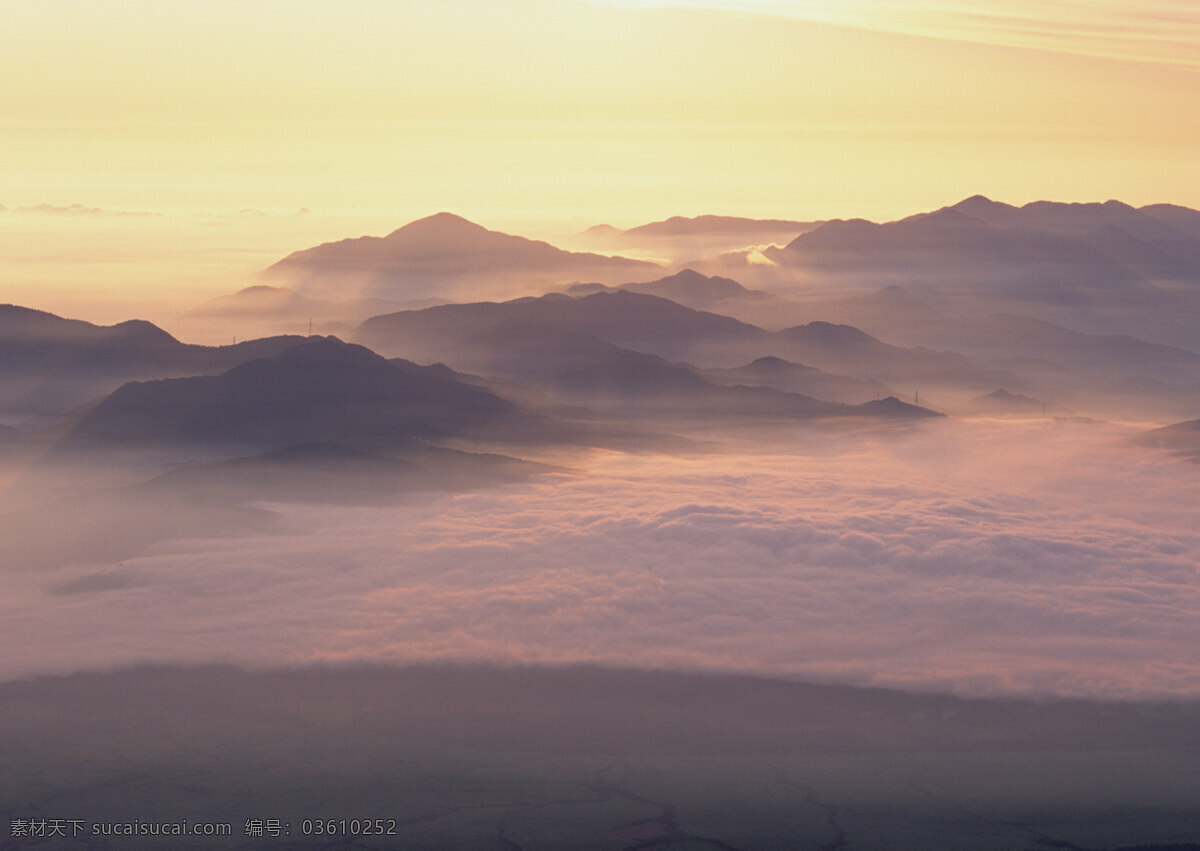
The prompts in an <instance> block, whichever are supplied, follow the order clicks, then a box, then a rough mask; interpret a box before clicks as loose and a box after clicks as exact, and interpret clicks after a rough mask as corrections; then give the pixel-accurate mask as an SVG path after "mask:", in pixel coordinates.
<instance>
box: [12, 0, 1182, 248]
mask: <svg viewBox="0 0 1200 851" xmlns="http://www.w3.org/2000/svg"><path fill="white" fill-rule="evenodd" d="M1195 8H1196V5H1195V4H1194V3H1193V2H1192V0H1186V2H1181V0H1159V2H1154V0H1150V2H1142V3H1139V4H1134V3H1132V2H1126V0H1092V2H1089V3H1078V2H1066V0H1043V2H1038V3H1032V2H1025V0H1009V2H995V0H993V1H992V2H987V3H983V2H980V0H916V2H904V1H903V0H894V2H888V0H842V2H835V0H823V2H822V0H747V1H746V2H736V0H678V2H666V0H661V1H660V2H650V0H620V2H617V0H345V1H344V2H338V3H333V2H317V0H256V2H253V3H246V2H244V0H237V2H232V0H204V2H190V0H172V2H161V0H40V2H37V3H25V2H5V3H3V14H4V18H5V33H6V38H5V50H4V51H3V52H2V53H0V75H3V78H4V80H5V81H6V82H5V86H4V87H3V89H2V90H0V125H2V130H0V204H4V205H7V206H8V207H9V208H13V207H19V206H27V205H35V204H41V203H50V204H60V205H65V204H71V203H82V204H85V205H89V206H97V207H102V208H113V209H121V210H150V211H159V212H168V213H171V212H189V213H190V212H198V211H236V210H239V209H242V208H258V209H262V210H266V211H268V212H276V213H282V212H293V211H295V210H296V209H298V208H300V207H308V208H311V209H313V210H314V211H316V212H318V213H326V214H353V215H367V216H379V217H381V218H386V219H388V220H390V221H393V222H394V224H395V225H396V226H398V225H400V224H402V223H403V222H405V221H408V220H409V219H411V218H415V217H418V216H422V215H427V214H429V213H432V212H436V211H438V210H451V211H454V212H457V213H460V214H462V215H466V216H468V217H469V218H473V219H476V220H479V221H481V222H483V223H485V224H487V225H489V226H491V227H498V228H507V229H509V230H517V231H524V232H530V231H531V230H537V229H538V228H541V229H542V230H543V231H545V229H546V228H550V227H554V226H560V227H561V228H562V229H563V230H564V231H569V230H570V229H571V228H575V227H576V226H578V227H584V226H587V225H590V224H595V223H598V222H600V221H610V222H612V223H613V224H616V225H621V226H632V225H635V224H640V223H642V222H645V221H649V220H652V219H656V218H662V217H665V216H669V215H674V214H682V215H696V214H700V213H722V214H731V215H748V216H763V217H766V216H772V217H774V216H787V217H795V218H825V217H830V216H849V215H862V216H866V217H871V218H889V217H896V216H901V215H905V214H908V213H911V212H915V211H918V210H922V209H929V208H932V207H937V206H941V205H943V204H948V203H953V202H955V201H957V200H959V199H961V198H962V197H965V196H967V195H971V194H974V193H977V192H979V193H984V194H987V195H989V196H991V197H994V198H997V199H999V200H1005V201H1010V202H1024V201H1028V200H1034V199H1037V198H1050V199H1055V200H1104V199H1107V198H1110V197H1116V198H1121V199H1123V200H1126V201H1129V202H1131V203H1135V204H1138V203H1149V202H1156V201H1172V202H1177V203H1183V204H1187V205H1190V206H1196V207H1200V158H1197V157H1196V156H1195V149H1196V142H1197V140H1198V139H1200V70H1198V68H1200V47H1197V45H1200V37H1198V33H1200V23H1198V21H1200V12H1197V11H1194V9H1195Z"/></svg>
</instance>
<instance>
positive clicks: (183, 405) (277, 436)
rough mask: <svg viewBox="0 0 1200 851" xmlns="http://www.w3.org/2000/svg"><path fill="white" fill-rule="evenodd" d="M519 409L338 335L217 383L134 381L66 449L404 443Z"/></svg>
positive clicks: (85, 421) (79, 427)
mask: <svg viewBox="0 0 1200 851" xmlns="http://www.w3.org/2000/svg"><path fill="white" fill-rule="evenodd" d="M512 411H513V406H512V405H511V404H510V403H508V402H505V401H504V400H502V399H499V398H498V397H496V396H494V395H493V394H491V393H489V392H487V391H486V390H483V389H481V388H478V387H474V386H472V385H468V384H464V383H462V382H459V381H457V380H455V379H454V378H452V377H449V376H448V375H447V374H446V371H445V370H444V369H442V368H438V367H421V366H418V365H416V364H411V363H395V362H389V361H387V360H384V358H382V357H380V356H379V355H377V354H375V353H374V352H372V351H370V350H368V349H365V348H363V347H362V346H356V345H353V344H349V343H343V342H341V341H340V340H338V339H336V338H333V337H326V338H319V339H312V340H309V341H307V342H305V343H304V344H302V345H299V346H295V347H293V348H290V349H288V350H286V351H283V352H281V353H279V354H277V355H274V356H272V357H267V358H259V359H256V360H252V361H248V362H246V363H242V364H239V365H238V366H236V367H234V368H232V369H230V370H228V371H226V372H223V373H221V374H219V375H211V376H196V377H191V378H173V379H162V380H156V381H146V382H130V383H128V384H124V385H122V386H121V387H120V388H119V389H117V390H116V391H114V392H113V393H112V394H110V395H109V396H107V397H106V398H105V399H104V400H102V401H101V402H100V403H99V404H98V405H96V406H95V407H94V408H92V409H91V410H90V411H88V412H87V413H86V414H85V415H84V416H83V417H82V419H80V421H79V422H78V423H77V424H76V425H75V427H74V428H73V429H72V430H71V431H70V432H69V433H68V435H67V437H66V439H65V440H64V444H65V445H68V446H78V445H109V446H112V445H130V446H145V445H148V444H155V443H180V442H182V443H188V442H196V443H200V444H228V445H230V446H245V447H248V448H251V449H254V450H260V451H265V450H270V449H278V448H282V447H284V446H290V445H293V444H300V443H315V442H322V441H331V440H332V441H398V440H405V439H411V438H429V437H437V436H445V435H449V434H453V433H456V432H460V431H462V430H464V429H468V428H471V427H473V426H479V425H481V424H484V423H487V422H492V421H495V420H498V419H500V418H502V417H504V416H506V415H507V414H509V413H512Z"/></svg>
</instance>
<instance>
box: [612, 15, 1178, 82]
mask: <svg viewBox="0 0 1200 851" xmlns="http://www.w3.org/2000/svg"><path fill="white" fill-rule="evenodd" d="M621 4H622V5H628V6H641V7H663V6H686V7H693V8H704V9H716V10H721V11H727V12H737V13H742V14H760V15H774V16H779V17H788V18H796V19H799V20H809V21H816V22H821V23H827V24H838V25H844V26H855V27H864V28H867V29H875V30H882V31H887V32H900V33H907V34H910V35H920V36H931V37H935V38H950V39H958V40H965V41H978V42H983V43H987V44H998V45H1007V46H1011V47H1027V48H1035V49H1039V50H1050V51H1057V52H1062V53H1075V54H1083V55H1090V56H1102V57H1108V58H1114V59H1126V60H1135V61H1138V62H1153V63H1157V64H1165V65H1175V66H1179V67H1183V68H1189V69H1192V70H1200V6H1197V5H1196V4H1195V3H1193V2H1190V0H1155V2H1153V3H1150V4H1146V3H1135V2H1130V0H1089V2H1076V0H1045V1H1044V2H1037V3H1034V2H1028V0H998V1H997V0H914V2H894V1H893V0H841V2H831V0H748V2H741V0H621Z"/></svg>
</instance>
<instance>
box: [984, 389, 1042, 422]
mask: <svg viewBox="0 0 1200 851" xmlns="http://www.w3.org/2000/svg"><path fill="white" fill-rule="evenodd" d="M966 409H967V412H968V413H972V414H981V415H985V416H1030V415H1033V414H1041V413H1043V412H1044V411H1045V403H1044V402H1043V401H1042V400H1041V399H1035V398H1031V397H1029V396H1025V395H1023V394H1020V393H1009V392H1008V391H1007V390H1005V389H1004V388H1003V387H1000V388H998V389H996V390H993V391H992V392H991V393H985V394H983V395H981V396H976V397H975V398H974V399H972V400H971V401H970V402H968V403H967V406H966Z"/></svg>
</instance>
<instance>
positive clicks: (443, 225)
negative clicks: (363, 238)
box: [386, 212, 490, 239]
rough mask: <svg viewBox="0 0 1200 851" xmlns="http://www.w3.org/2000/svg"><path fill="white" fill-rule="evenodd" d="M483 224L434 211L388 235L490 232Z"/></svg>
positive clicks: (388, 236) (440, 235) (457, 234)
mask: <svg viewBox="0 0 1200 851" xmlns="http://www.w3.org/2000/svg"><path fill="white" fill-rule="evenodd" d="M489 232H490V231H488V229H487V228H485V227H484V226H483V225H477V224H475V223H474V222H472V221H469V220H467V219H464V218H463V217H462V216H458V215H455V214H454V213H446V212H442V213H434V214H433V215H432V216H426V217H425V218H423V219H416V220H415V221H411V222H409V223H408V224H406V225H404V226H403V227H400V228H397V229H396V230H394V231H392V232H391V233H390V234H388V235H387V237H386V238H387V239H392V238H394V237H398V236H418V237H434V238H439V239H446V238H453V237H456V236H474V235H478V234H481V233H489Z"/></svg>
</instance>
